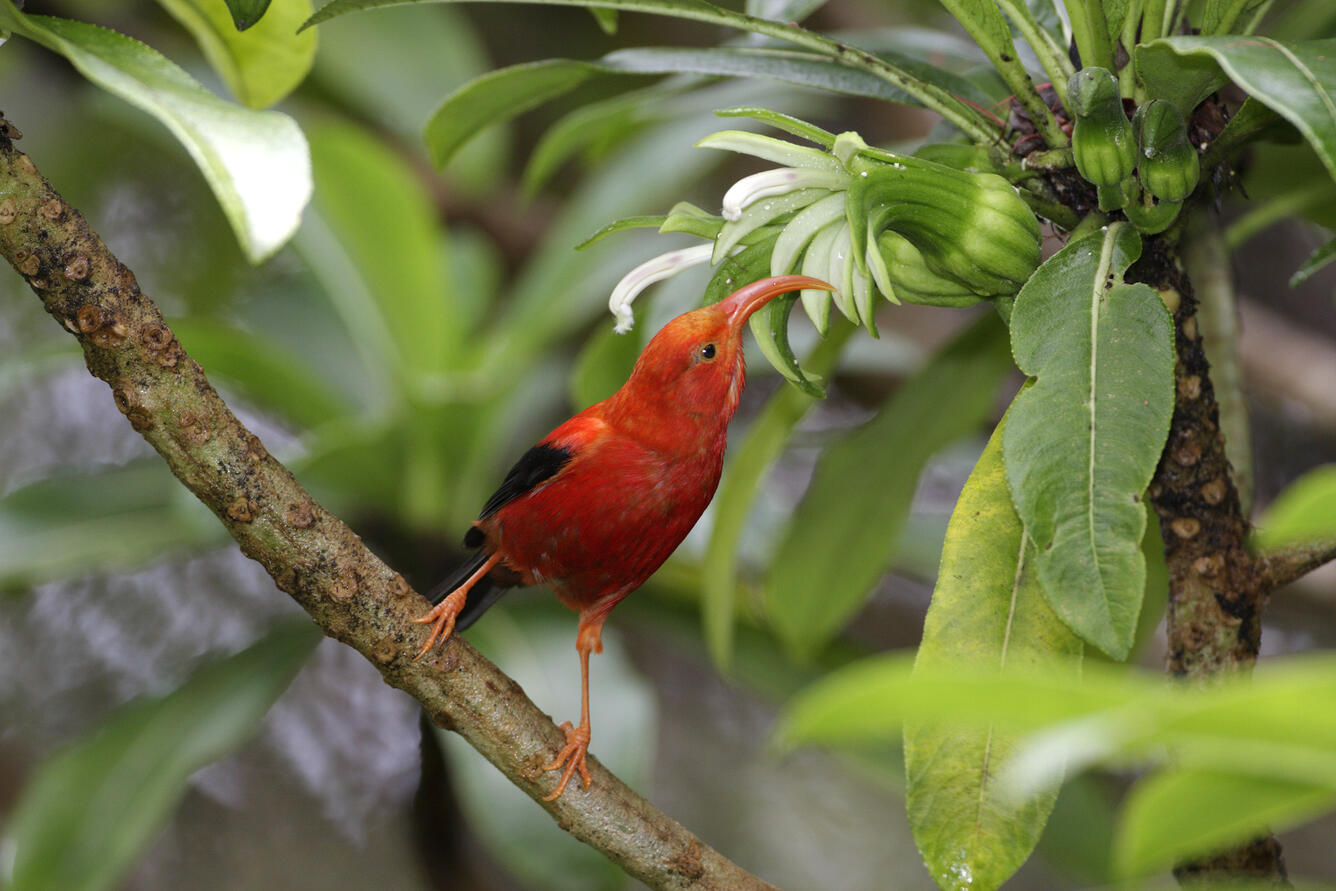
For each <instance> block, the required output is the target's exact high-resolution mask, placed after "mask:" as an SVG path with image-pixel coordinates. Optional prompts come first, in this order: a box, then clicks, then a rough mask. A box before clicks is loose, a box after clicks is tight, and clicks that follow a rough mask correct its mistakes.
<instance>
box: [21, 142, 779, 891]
mask: <svg viewBox="0 0 1336 891" xmlns="http://www.w3.org/2000/svg"><path fill="white" fill-rule="evenodd" d="M16 135H17V131H16V130H14V129H13V128H12V127H10V125H9V124H8V122H6V121H5V120H4V118H2V117H0V254H3V255H4V257H5V259H6V260H8V261H9V263H10V265H12V266H13V267H14V269H15V270H17V271H18V273H19V274H20V275H22V276H23V277H24V279H25V280H26V281H27V283H28V284H29V285H30V286H31V287H32V289H33V290H34V291H35V292H36V293H37V295H38V296H39V297H40V298H41V300H42V303H43V305H44V306H45V308H46V310H47V312H49V313H50V314H51V315H52V316H54V317H55V319H56V320H57V321H58V322H60V324H61V325H62V326H63V327H65V328H66V329H67V330H69V331H70V332H71V333H73V334H74V335H75V337H76V338H78V340H79V343H80V344H81V345H82V347H83V350H84V355H85V359H86V361H87V364H88V369H89V371H91V372H92V373H93V374H94V375H96V376H97V377H99V378H101V379H102V380H104V381H106V382H107V384H108V385H109V386H110V387H111V391H112V396H113V397H114V399H115V401H116V405H117V407H118V408H120V410H121V412H122V413H123V414H124V415H125V416H126V418H127V419H128V420H129V422H130V424H131V426H132V427H134V429H135V430H137V431H138V432H139V433H140V434H141V435H143V437H144V439H146V440H147V441H148V442H149V444H150V445H152V446H153V447H154V448H155V449H157V451H158V453H159V454H161V455H162V457H163V458H164V459H165V460H166V461H167V464H168V466H169V467H170V468H171V471H172V473H173V474H174V475H175V476H176V477H177V478H178V479H179V480H180V481H181V482H182V484H184V485H185V486H186V487H187V488H188V489H190V491H191V492H193V493H194V494H195V496H196V497H197V498H199V499H200V501H202V502H204V504H206V505H207V506H208V507H209V508H210V509H211V510H212V511H213V512H214V513H215V514H217V515H218V518H219V519H220V520H221V521H222V523H223V525H224V526H226V527H227V530H228V532H229V533H231V535H232V537H233V538H235V539H236V541H237V543H238V544H239V545H240V547H241V550H242V552H243V553H245V554H246V555H247V556H249V557H251V558H252V559H254V560H256V561H257V562H259V563H260V564H261V565H262V566H264V568H265V569H266V570H267V571H268V572H269V574H270V575H271V576H273V578H274V581H275V582H276V583H277V584H278V587H280V588H281V589H283V590H284V591H286V592H288V593H289V594H291V595H292V597H293V599H295V600H296V601H297V602H298V603H299V604H301V606H302V607H303V608H304V609H306V611H307V612H309V613H310V614H311V616H312V617H313V618H314V619H315V621H316V622H317V624H319V625H320V627H321V628H323V629H324V631H325V633H326V634H328V635H329V636H330V637H333V638H336V639H337V640H340V641H342V642H344V643H346V644H348V645H349V646H351V647H353V648H354V649H355V650H357V651H358V652H359V653H361V654H362V655H363V656H365V657H366V658H367V659H368V660H369V661H370V662H371V664H373V665H374V666H376V668H378V669H379V670H380V672H381V674H382V675H383V676H384V678H385V680H386V682H387V683H389V684H391V685H392V686H395V687H398V688H399V689H401V690H404V691H405V692H407V693H408V694H409V695H410V696H412V697H413V698H415V699H417V700H418V701H419V702H421V703H422V705H423V707H424V708H425V709H426V710H427V714H428V715H430V716H431V718H432V720H434V721H435V722H436V723H438V724H440V725H441V726H443V727H448V728H450V729H452V730H454V731H456V732H458V733H459V734H460V735H461V736H463V737H464V738H465V739H467V740H468V741H469V743H470V744H472V745H473V747H474V748H476V749H477V750H478V751H479V752H481V753H482V754H483V756H484V757H486V758H487V760H489V761H491V762H492V763H493V764H494V765H496V767H497V768H498V769H499V770H500V771H501V772H502V773H504V774H505V775H506V777H507V778H508V779H509V780H510V781H511V782H513V783H514V784H515V785H516V786H518V787H519V788H521V789H522V790H524V792H525V793H527V794H528V795H529V796H530V797H532V798H534V799H535V800H536V801H538V802H539V805H540V806H542V807H543V808H545V809H546V810H547V811H548V812H549V813H551V814H552V816H553V817H554V818H555V819H556V820H557V822H558V823H559V824H560V825H561V826H562V827H563V828H564V829H566V830H567V831H568V832H570V833H571V834H572V835H574V836H575V837H576V838H578V839H580V840H581V841H583V842H585V843H586V844H588V845H590V846H591V847H594V848H596V849H598V850H599V851H601V852H603V854H605V855H606V856H607V857H608V858H609V859H610V860H612V861H613V862H614V863H616V864H618V865H619V866H620V867H622V868H623V869H624V870H626V872H628V873H629V874H630V875H632V876H634V877H635V878H637V879H639V880H640V881H642V882H644V883H645V884H647V885H650V886H652V887H655V888H674V889H687V888H692V889H715V888H719V889H724V888H727V889H734V888H746V889H751V888H769V887H771V886H770V885H768V884H766V883H765V882H763V881H761V880H760V879H758V878H756V877H755V876H752V875H750V874H749V873H747V872H746V871H744V870H743V869H741V868H740V867H739V866H737V865H736V864H734V863H732V862H731V861H729V860H728V859H727V858H725V857H723V856H722V855H721V854H719V853H718V852H717V851H715V850H713V849H712V848H710V847H709V846H707V845H705V844H704V843H703V842H701V841H700V840H699V839H698V838H696V836H694V835H693V834H692V833H690V832H689V831H687V830H686V829H685V828H684V827H683V826H682V825H681V824H679V823H677V822H676V821H675V820H673V819H672V818H670V817H668V816H667V815H665V814H663V813H662V812H660V811H659V810H657V809H656V808H655V807H654V806H653V805H651V804H650V803H649V802H648V801H646V800H645V799H644V798H642V797H640V796H639V795H638V794H637V793H636V792H635V791H633V790H632V789H631V788H629V787H628V786H627V785H626V784H624V783H623V782H622V781H621V780H619V779H617V777H615V776H613V775H612V774H611V773H609V772H608V771H607V770H606V769H605V768H604V767H603V766H602V765H600V764H598V763H597V761H596V760H595V759H593V758H591V759H590V761H589V767H590V770H591V772H592V773H593V777H594V783H593V786H592V787H591V788H590V789H588V790H585V789H582V788H574V789H571V790H570V791H568V792H567V793H566V794H565V795H563V796H562V797H561V798H559V799H557V800H556V801H554V802H543V801H541V800H540V799H541V798H542V797H543V795H544V794H546V793H547V792H548V791H549V790H550V789H551V788H552V787H553V786H554V785H555V781H556V780H555V777H554V776H553V775H552V774H550V773H548V772H546V771H544V770H543V769H542V765H544V764H545V763H547V762H548V761H550V760H551V758H552V755H553V753H554V752H556V751H557V750H558V749H559V748H560V747H561V745H562V743H563V741H564V735H563V734H562V732H561V731H560V730H558V729H557V728H556V726H554V725H553V723H552V721H551V719H549V718H548V717H547V716H546V715H544V714H543V713H542V712H541V711H540V710H539V709H538V708H537V706H535V705H534V704H533V703H532V702H531V701H530V700H529V699H528V697H526V696H525V695H524V691H522V690H521V689H520V688H519V685H517V684H516V683H515V682H514V681H512V680H511V679H510V678H508V677H507V676H506V675H505V674H503V673H502V672H501V671H500V670H499V669H497V668H496V666H494V665H492V663H490V662H489V661H487V660H486V659H485V658H483V657H482V656H481V655H479V654H478V652H477V651H476V650H474V649H473V648H472V647H470V646H469V645H468V644H467V643H465V642H464V641H462V640H459V639H458V638H455V639H452V640H451V641H450V642H449V643H448V644H447V645H446V646H445V647H444V648H443V649H442V650H441V651H440V652H439V653H438V654H437V655H435V656H433V657H431V658H427V659H423V660H422V661H420V662H414V661H413V660H412V658H411V656H412V654H413V652H414V651H415V649H416V648H417V646H418V645H419V644H420V640H419V638H420V637H421V633H422V632H421V631H420V630H419V629H418V626H416V625H413V624H412V623H411V622H410V619H412V618H413V617H414V616H416V615H419V614H421V613H422V612H423V611H424V605H425V603H426V601H424V600H423V599H422V598H421V597H419V596H418V595H417V594H415V593H414V591H413V589H412V588H410V587H409V585H408V584H407V583H406V582H405V581H404V580H403V578H402V576H400V575H399V574H398V573H396V572H395V571H394V570H392V569H390V568H389V567H388V566H386V565H385V564H384V563H382V562H381V561H380V560H379V559H378V558H377V557H376V556H375V555H374V554H372V553H371V552H370V551H369V550H368V549H367V548H366V546H365V545H364V544H363V543H362V541H361V540H360V539H359V538H358V537H357V536H356V535H355V534H354V533H353V531H352V530H351V529H349V528H348V527H347V526H346V525H344V523H343V522H342V521H340V520H339V519H338V518H337V517H335V516H333V515H331V514H329V513H327V512H326V511H325V510H324V508H322V507H321V506H320V505H319V504H317V503H316V502H315V500H314V499H312V498H311V496H310V495H309V494H308V493H307V492H306V490H305V489H303V488H302V487H301V486H300V485H299V484H298V483H297V481H296V479H294V478H293V476H292V474H291V473H290V472H289V471H288V469H287V468H286V467H284V466H283V465H282V464H280V463H279V462H278V461H277V460H275V459H274V457H273V456H272V455H270V454H269V452H268V451H267V450H266V449H265V447H264V445H263V444H261V442H260V440H259V439H258V438H257V437H256V436H255V435H254V434H252V433H251V432H250V431H249V430H247V429H246V428H245V427H244V426H243V425H242V424H241V422H240V421H238V420H237V419H236V417H235V416H234V415H233V414H232V412H231V410H230V409H229V408H228V407H227V405H226V404H224V403H223V401H222V399H221V398H219V396H218V393H217V392H216V391H215V390H214V389H213V387H212V386H211V385H210V384H209V382H208V380H207V379H206V378H205V376H204V371H203V370H202V369H201V368H200V367H199V365H198V364H196V363H195V362H194V361H193V360H192V359H191V358H190V357H189V356H188V355H186V353H185V351H184V350H183V349H182V347H181V344H180V342H179V341H177V339H176V338H175V337H174V336H173V334H172V332H171V330H170V329H169V328H168V327H167V325H166V324H165V323H164V322H163V318H162V314H161V313H160V312H159V310H158V307H157V306H156V305H155V304H154V303H153V302H152V301H151V300H149V299H148V298H147V297H146V296H144V294H143V293H142V292H141V291H140V290H139V286H138V284H137V283H136V282H135V277H134V274H133V273H131V272H130V270H129V269H127V268H126V267H125V266H124V265H122V264H121V263H120V261H118V260H117V259H116V258H115V257H114V256H113V255H112V253H111V252H110V251H109V250H108V249H107V247H106V245H105V244H103V243H102V240H101V239H99V238H98V237H97V235H96V234H95V233H94V232H93V231H92V230H91V229H90V228H89V226H88V223H87V222H86V221H85V219H84V217H83V215H82V214H81V213H79V211H77V210H75V209H74V208H72V207H70V206H69V205H68V204H66V203H65V202H64V200H63V199H62V198H61V197H60V195H58V194H57V193H56V191H55V190H54V189H53V188H52V187H51V185H50V183H48V182H47V181H46V180H45V179H44V178H43V177H42V176H41V174H40V173H38V171H37V168H36V167H35V166H34V165H33V163H32V161H31V160H30V159H29V158H28V157H27V156H26V155H24V154H22V153H21V152H19V151H17V150H16V149H15V148H14V146H13V142H12V138H13V137H15V136H16Z"/></svg>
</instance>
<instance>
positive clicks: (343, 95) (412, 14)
mask: <svg viewBox="0 0 1336 891" xmlns="http://www.w3.org/2000/svg"><path fill="white" fill-rule="evenodd" d="M405 46H430V47H431V48H432V51H431V52H422V53H418V52H412V53H406V52H404V47H405ZM349 59H356V60H357V64H355V65H350V64H348V60H349ZM491 68H492V64H491V62H490V61H489V60H488V58H487V53H486V50H485V47H484V46H483V40H482V37H481V35H480V34H479V32H478V29H477V27H476V26H475V25H474V23H473V22H472V21H471V20H470V19H469V17H468V16H467V15H466V14H465V10H464V9H463V8H462V7H438V8H433V9H430V10H427V9H422V8H414V7H410V6H401V7H394V8H390V9H385V10H383V11H382V12H380V13H379V14H378V15H374V16H363V17H361V18H351V19H345V20H342V21H338V22H333V23H331V24H330V25H329V26H328V27H325V28H321V29H320V51H319V52H318V53H317V54H316V58H315V68H314V69H313V70H312V72H311V80H312V82H313V83H314V84H317V85H318V86H319V87H320V88H321V89H323V90H325V91H327V92H328V93H330V94H331V96H332V97H333V98H335V99H336V100H337V101H338V102H339V103H341V104H342V105H345V106H347V107H348V108H349V109H350V110H352V111H354V112H356V113H357V114H358V115H359V116H361V117H363V118H365V119H366V120H368V121H372V122H374V123H375V124H377V125H380V126H383V127H385V128H387V129H390V130H393V132H394V133H396V134H397V135H398V136H400V137H401V139H402V141H403V144H404V145H415V144H417V143H419V142H420V141H421V139H422V125H423V122H424V121H426V120H427V119H428V118H430V117H431V114H432V112H434V111H435V110H436V109H437V108H438V107H439V106H440V104H441V97H442V96H443V95H445V94H447V93H449V92H450V91H452V90H455V89H458V88H459V87H461V86H463V85H464V84H466V83H468V82H469V81H470V80H472V79H473V78H475V77H477V76H478V75H480V74H482V73H484V72H486V71H488V70H489V69H491ZM370 71H374V72H375V76H374V77H368V76H367V72H370ZM509 160H510V133H509V131H508V129H507V128H506V127H492V128H488V129H487V130H485V131H484V132H483V133H480V134H478V136H477V137H476V138H474V139H473V140H471V141H470V142H469V143H468V144H467V145H466V146H465V147H464V148H462V149H461V150H460V151H459V152H458V153H457V154H456V155H455V157H454V159H453V160H452V161H451V163H450V164H449V166H447V167H446V169H445V171H444V173H445V174H446V175H447V177H448V178H449V180H450V186H451V188H452V189H458V190H459V191H460V192H461V193H463V194H465V195H469V196H474V195H476V196H479V197H484V196H485V197H488V198H490V197H491V196H492V195H493V194H494V193H495V190H496V188H497V186H496V183H497V181H498V179H499V178H500V177H501V176H502V175H504V171H505V170H506V168H507V166H508V163H509Z"/></svg>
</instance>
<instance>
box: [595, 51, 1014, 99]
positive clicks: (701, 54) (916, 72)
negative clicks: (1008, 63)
mask: <svg viewBox="0 0 1336 891" xmlns="http://www.w3.org/2000/svg"><path fill="white" fill-rule="evenodd" d="M878 56H879V57H880V58H883V59H886V60H889V61H891V62H893V63H894V64H895V65H896V67H898V68H900V69H901V70H903V71H906V72H908V73H909V74H911V75H912V76H913V77H914V78H915V79H916V80H918V81H920V82H923V83H931V84H936V85H937V86H940V87H942V88H943V89H946V90H949V91H951V92H953V93H955V94H957V95H962V96H967V97H969V98H971V99H973V100H974V101H977V102H986V101H988V99H987V97H986V96H985V95H984V94H983V93H982V92H981V91H980V90H979V89H978V88H977V87H976V86H974V84H972V83H971V82H970V81H969V80H968V79H966V78H964V77H961V76H960V75H956V74H952V73H950V72H948V71H943V70H941V69H939V68H935V67H934V66H932V65H929V64H926V63H924V62H920V61H918V60H917V59H914V58H911V57H909V56H906V55H903V54H900V53H893V52H889V51H883V52H881V53H878ZM600 62H601V64H606V65H608V66H610V67H611V68H613V69H615V70H617V71H622V72H626V73H635V74H671V73H687V74H707V75H712V76H732V77H764V78H769V79H771V80H777V81H781V82H784V83H790V84H796V85H798V86H804V87H812V88H813V89H818V90H828V91H830V92H832V93H843V94H845V95H849V96H866V97H868V98H871V99H882V100H884V101H886V102H897V103H900V104H902V105H920V104H922V103H921V102H920V101H919V100H918V99H917V98H916V97H914V96H913V95H911V94H910V93H907V92H905V91H904V90H903V89H900V88H898V87H896V86H894V85H893V84H890V83H888V82H887V81H885V80H883V79H882V78H880V77H877V76H876V75H874V74H871V73H869V72H867V71H863V70H860V69H857V68H850V67H848V66H847V65H844V64H841V63H840V62H838V61H836V60H834V59H830V58H827V57H826V56H822V55H817V54H815V53H810V52H799V51H796V50H786V49H771V48H761V47H706V48H701V49H687V48H677V47H664V48H653V47H647V48H632V49H624V50H617V51H616V52H612V53H609V54H608V55H606V56H604V57H603V58H602V59H601V60H600Z"/></svg>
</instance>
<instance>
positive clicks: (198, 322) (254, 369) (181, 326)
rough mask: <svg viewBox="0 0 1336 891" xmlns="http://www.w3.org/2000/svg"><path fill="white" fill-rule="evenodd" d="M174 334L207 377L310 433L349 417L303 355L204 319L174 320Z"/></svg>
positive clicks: (344, 402) (343, 401)
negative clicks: (205, 369) (341, 418)
mask: <svg viewBox="0 0 1336 891" xmlns="http://www.w3.org/2000/svg"><path fill="white" fill-rule="evenodd" d="M171 327H172V332H173V333H174V334H176V336H177V338H178V339H180V341H181V344H182V345H183V346H184V347H185V350H186V352H187V353H189V354H190V356H191V358H193V359H195V361H197V362H199V363H200V365H202V366H203V367H205V368H207V369H209V377H210V378H211V379H216V380H218V381H220V382H223V383H225V384H231V385H232V386H233V387H235V388H236V389H237V390H238V391H239V392H240V394H241V395H242V396H244V397H245V398H246V399H247V400H248V401H250V402H252V403H254V404H255V405H256V406H258V407H260V408H264V409H268V410H271V411H274V412H277V413H278V414H280V415H282V416H283V417H284V418H286V419H287V420H289V421H293V422H295V423H296V424H297V425H298V426H300V427H302V428H305V429H310V428H313V427H317V426H319V425H320V424H323V423H326V422H328V421H331V420H334V419H335V418H338V417H342V416H344V415H347V414H348V413H349V412H350V411H352V406H351V405H350V404H349V403H348V401H347V400H346V399H345V398H343V397H342V396H341V394H339V393H338V392H336V391H335V390H334V389H333V388H332V387H331V386H330V384H329V383H328V382H327V381H326V380H325V379H324V378H323V377H321V376H320V375H319V374H317V373H316V372H315V371H313V370H312V369H311V367H310V366H309V365H308V364H307V362H306V361H303V359H302V358H301V357H298V356H295V355H293V354H292V353H291V352H290V351H289V350H287V349H285V348H284V347H283V346H281V345H279V344H278V343H276V342H274V341H273V340H271V339H269V338H267V337H264V336H262V335H259V334H254V333H251V332H249V331H243V330H241V329H240V328H233V327H230V326H228V325H224V324H222V323H220V322H215V321H210V320H207V319H203V318H193V319H176V320H175V321H173V322H172V324H171Z"/></svg>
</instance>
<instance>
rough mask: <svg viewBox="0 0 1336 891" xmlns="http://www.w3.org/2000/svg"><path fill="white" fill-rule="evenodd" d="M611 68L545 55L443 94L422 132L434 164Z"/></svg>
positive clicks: (443, 164) (494, 72) (441, 163)
mask: <svg viewBox="0 0 1336 891" xmlns="http://www.w3.org/2000/svg"><path fill="white" fill-rule="evenodd" d="M330 5H331V6H332V5H333V4H330ZM328 8H329V7H328V6H326V7H325V9H328ZM323 11H324V10H321V12H323ZM316 15H317V16H318V15H319V13H316ZM610 73H613V72H611V71H609V70H608V69H606V68H603V67H601V66H599V65H597V64H594V63H591V62H577V61H575V60H573V59H546V60H544V61H541V62H528V63H525V64H523V65H512V66H510V67H509V68H499V69H497V70H496V71H491V72H488V73H487V74H484V75H483V76H482V77H479V78H477V79H475V80H472V81H470V82H468V83H466V84H464V86H462V87H460V88H459V89H457V90H455V91H454V92H453V93H451V94H450V95H449V96H447V97H446V98H445V101H444V102H442V103H441V105H440V107H439V108H437V109H436V111H435V113H434V114H432V116H431V119H430V120H428V121H427V126H426V129H425V130H424V131H423V134H422V135H423V138H424V139H425V140H426V142H427V148H428V149H429V150H430V151H431V158H432V161H433V163H435V164H436V166H437V167H444V166H445V165H446V164H447V163H449V161H450V159H451V158H452V157H453V156H454V154H455V152H457V151H458V150H459V149H460V148H461V147H462V146H463V145H464V143H465V142H467V141H468V140H469V139H470V138H472V137H473V136H474V135H475V134H477V133H478V132H480V131H482V130H484V129H486V128H487V127H488V126H490V125H492V124H497V123H500V122H502V121H507V120H510V119H511V118H513V117H515V116H516V115H518V114H521V113H523V112H525V111H528V110H529V109H531V108H535V107H537V106H539V105H541V104H543V103H544V102H546V101H548V100H549V99H555V98H556V97H558V96H561V95H564V94H565V93H569V92H570V91H571V90H573V89H575V88H576V87H578V86H579V85H580V84H582V83H584V82H585V81H587V80H589V79H590V78H591V77H594V76H595V75H606V74H610Z"/></svg>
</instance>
